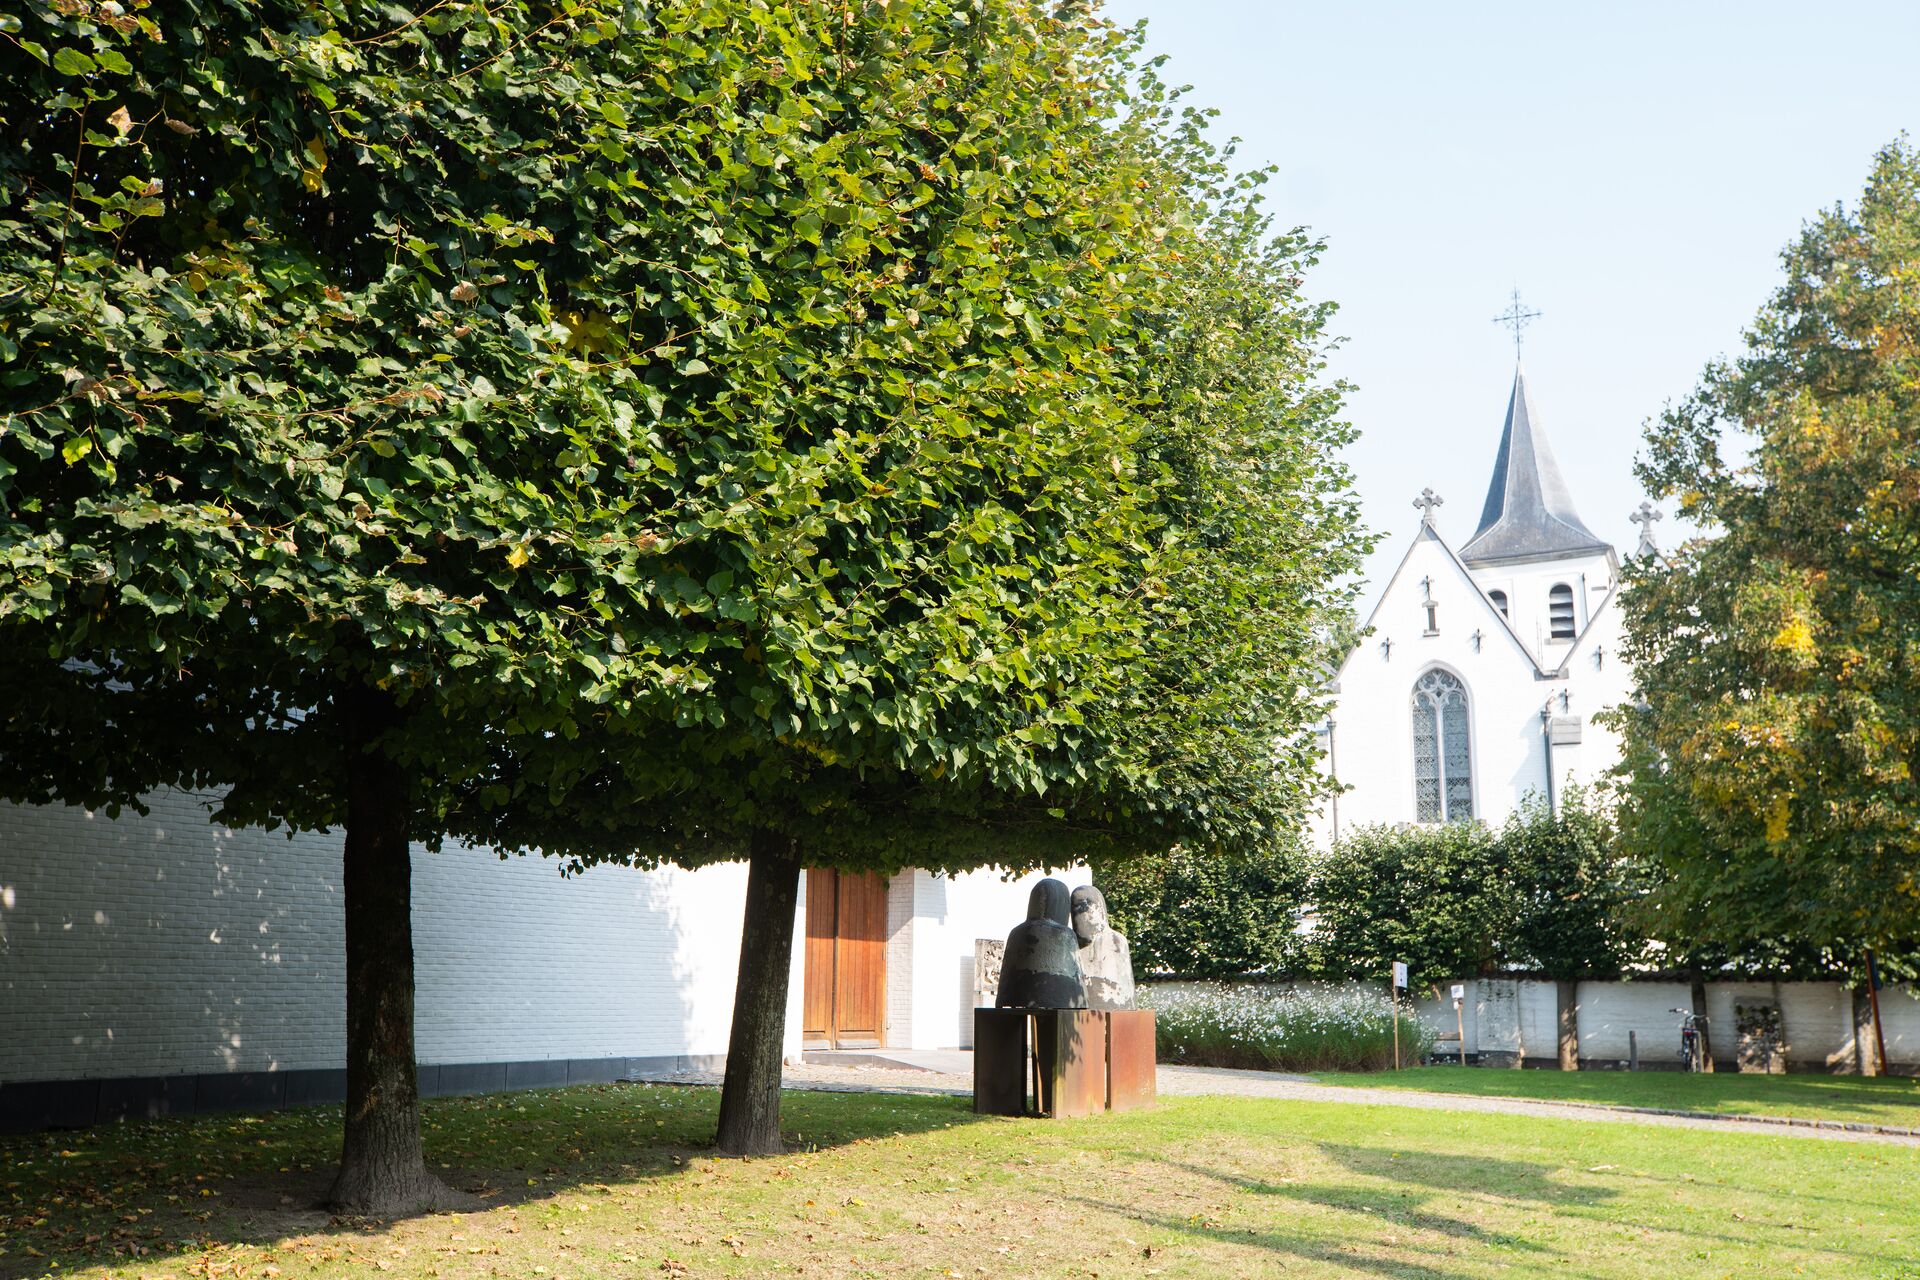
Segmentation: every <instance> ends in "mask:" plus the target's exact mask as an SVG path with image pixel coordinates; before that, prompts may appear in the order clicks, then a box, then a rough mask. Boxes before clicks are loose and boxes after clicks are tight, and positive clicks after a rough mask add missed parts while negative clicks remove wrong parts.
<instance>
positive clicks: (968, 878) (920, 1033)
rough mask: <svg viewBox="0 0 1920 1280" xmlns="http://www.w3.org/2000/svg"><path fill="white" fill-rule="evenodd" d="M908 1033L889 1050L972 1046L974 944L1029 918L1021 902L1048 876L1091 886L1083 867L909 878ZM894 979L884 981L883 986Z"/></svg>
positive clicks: (917, 874)
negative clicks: (1010, 874) (1012, 874)
mask: <svg viewBox="0 0 1920 1280" xmlns="http://www.w3.org/2000/svg"><path fill="white" fill-rule="evenodd" d="M911 874H912V876H913V888H914V905H913V911H914V916H913V970H912V988H913V997H912V998H913V1026H912V1034H911V1039H910V1040H906V1039H898V1040H894V1041H893V1042H892V1044H893V1047H895V1048H911V1049H951V1048H954V1047H956V1046H959V1047H967V1046H971V1045H972V1044H973V944H974V941H975V939H978V938H1004V937H1006V936H1007V934H1008V933H1009V932H1011V931H1012V929H1013V927H1014V926H1015V925H1017V924H1019V923H1020V922H1021V921H1022V920H1024V919H1026V918H1027V898H1028V897H1029V896H1030V895H1031V893H1032V890H1033V886H1034V885H1035V884H1037V883H1038V882H1039V881H1040V880H1042V879H1044V878H1045V877H1046V876H1048V875H1052V876H1054V877H1056V878H1057V879H1060V880H1064V881H1065V882H1066V883H1067V885H1068V886H1069V887H1072V886H1075V885H1082V884H1086V883H1088V881H1090V880H1091V879H1092V876H1091V874H1090V873H1089V872H1088V871H1087V869H1086V868H1085V867H1068V868H1066V869H1065V870H1061V871H1051V872H1045V871H1042V872H1035V873H1033V874H1032V875H1026V876H1020V877H1018V878H1016V879H1013V880H1006V879H1003V878H1002V875H1001V873H1000V872H999V871H998V870H995V869H988V870H984V871H968V872H964V873H962V874H960V875H956V876H949V875H941V874H936V873H933V872H928V871H914V872H912V873H911ZM893 981H894V976H893V974H892V973H891V972H889V974H888V982H889V983H892V982H893Z"/></svg>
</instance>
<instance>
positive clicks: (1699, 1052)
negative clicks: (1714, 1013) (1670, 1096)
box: [1667, 1009, 1707, 1071]
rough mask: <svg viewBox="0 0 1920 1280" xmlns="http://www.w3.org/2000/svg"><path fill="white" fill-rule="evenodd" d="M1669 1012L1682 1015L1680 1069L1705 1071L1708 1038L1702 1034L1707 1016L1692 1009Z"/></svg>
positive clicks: (1670, 1010)
mask: <svg viewBox="0 0 1920 1280" xmlns="http://www.w3.org/2000/svg"><path fill="white" fill-rule="evenodd" d="M1667 1012H1668V1013H1677V1014H1679V1015H1680V1069H1681V1070H1682V1071H1705V1070H1706V1069H1707V1058H1706V1036H1704V1035H1702V1034H1701V1033H1702V1032H1703V1031H1705V1030H1706V1026H1707V1017H1706V1015H1705V1014H1701V1013H1695V1012H1694V1011H1693V1010H1691V1009H1669V1010H1667Z"/></svg>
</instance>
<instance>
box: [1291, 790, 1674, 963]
mask: <svg viewBox="0 0 1920 1280" xmlns="http://www.w3.org/2000/svg"><path fill="white" fill-rule="evenodd" d="M1633 894H1634V883H1633V878H1632V874H1631V869H1630V868H1628V867H1626V866H1624V865H1623V864H1622V863H1621V861H1620V859H1619V858H1618V855H1617V854H1616V852H1615V848H1614V840H1613V833H1612V830H1611V824H1610V822H1609V820H1608V813H1607V809H1606V807H1605V805H1604V803H1603V802H1602V801H1601V800H1600V799H1599V798H1597V797H1595V796H1593V795H1591V794H1590V793H1587V792H1585V791H1583V790H1581V789H1578V788H1569V789H1568V791H1567V793H1566V794H1565V795H1564V796H1563V797H1562V798H1561V807H1560V811H1559V812H1558V813H1555V812H1554V811H1553V810H1552V809H1551V808H1549V806H1548V805H1547V804H1546V802H1545V801H1544V800H1542V799H1540V798H1538V797H1533V798H1530V799H1529V800H1527V801H1526V802H1525V803H1523V804H1522V805H1521V807H1520V808H1519V809H1517V810H1516V811H1515V812H1514V813H1513V814H1512V815H1510V816H1509V817H1508V819H1507V820H1506V821H1505V822H1504V823H1503V824H1501V825H1500V826H1499V827H1489V826H1487V825H1486V824H1484V823H1480V822H1455V823H1447V824H1444V825H1440V826H1411V827H1363V828H1360V829H1359V830H1356V831H1355V832H1353V833H1352V834H1351V835H1349V836H1346V837H1345V838H1343V839H1342V840H1340V841H1339V842H1338V843H1337V844H1335V845H1334V846H1333V848H1332V849H1331V850H1329V851H1328V852H1327V853H1325V854H1324V855H1322V856H1321V857H1320V858H1319V859H1318V860H1317V861H1316V862H1315V865H1314V867H1313V872H1312V877H1311V880H1310V881H1309V886H1308V896H1309V901H1310V902H1311V904H1312V908H1313V912H1314V926H1313V932H1312V935H1311V937H1310V939H1309V942H1308V949H1309V956H1310V961H1309V963H1310V965H1311V967H1312V969H1313V971H1315V972H1317V973H1320V974H1323V975H1326V976H1329V977H1352V978H1364V979H1374V980H1378V979H1381V978H1384V977H1385V976H1386V974H1387V973H1388V972H1389V970H1390V968H1391V965H1392V963H1393V962H1394V961H1396V960H1404V961H1406V962H1407V965H1408V969H1409V973H1410V977H1411V979H1412V981H1413V982H1414V983H1415V984H1421V983H1427V984H1432V983H1439V982H1442V981H1444V980H1446V979H1448V978H1461V977H1469V976H1473V975H1477V974H1488V973H1502V972H1526V973H1538V974H1541V975H1543V976H1546V977H1551V978H1555V979H1560V980H1572V979H1578V978H1592V977H1615V976H1618V975H1619V974H1620V973H1621V971H1622V970H1623V969H1624V968H1626V967H1627V966H1628V965H1629V964H1631V963H1634V962H1636V961H1639V960H1641V959H1642V958H1643V956H1644V954H1645V951H1646V939H1645V937H1644V935H1641V934H1639V933H1637V932H1635V931H1634V929H1633V927H1632V921H1631V917H1630V916H1629V915H1628V914H1627V912H1626V908H1627V906H1628V905H1629V904H1630V903H1631V902H1632V900H1633Z"/></svg>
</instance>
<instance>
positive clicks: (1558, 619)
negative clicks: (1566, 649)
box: [1547, 582, 1575, 640]
mask: <svg viewBox="0 0 1920 1280" xmlns="http://www.w3.org/2000/svg"><path fill="white" fill-rule="evenodd" d="M1547 627H1548V634H1549V635H1551V636H1552V637H1553V638H1554V639H1555V640H1571V639H1573V637H1574V634H1575V629H1574V625H1573V588H1572V587H1570V586H1568V585H1567V584H1566V583H1564V582H1556V583H1554V584H1553V590H1551V591H1549V592H1547Z"/></svg>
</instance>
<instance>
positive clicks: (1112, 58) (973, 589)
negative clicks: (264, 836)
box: [0, 0, 1358, 1209]
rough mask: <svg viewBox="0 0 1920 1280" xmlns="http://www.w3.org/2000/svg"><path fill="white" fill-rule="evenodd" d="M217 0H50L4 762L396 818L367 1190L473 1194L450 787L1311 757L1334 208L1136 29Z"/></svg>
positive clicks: (5, 462)
mask: <svg viewBox="0 0 1920 1280" xmlns="http://www.w3.org/2000/svg"><path fill="white" fill-rule="evenodd" d="M166 18H167V20H166V22H165V23H164V24H163V23H162V22H160V21H158V20H157V18H156V16H155V15H154V14H152V13H151V12H150V11H149V10H147V9H145V8H142V7H140V6H137V5H128V6H121V5H105V4H92V3H78V4H59V5H51V4H40V3H35V4H33V5H31V6H29V7H28V9H27V10H26V11H25V12H24V13H23V14H21V15H17V16H16V15H8V16H7V17H6V18H4V19H0V113H4V115H3V116H0V128H3V131H4V136H5V142H4V144H0V192H3V193H4V200H0V208H3V209H4V214H3V215H0V243H4V245H5V247H6V249H7V252H6V254H5V255H4V258H0V386H4V388H5V400H4V412H5V420H4V426H5V430H4V435H0V574H4V586H5V592H4V596H0V635H4V638H5V641H6V643H5V644H4V645H0V671H4V674H5V676H6V678H7V682H8V684H9V687H10V688H12V689H17V690H20V691H21V692H20V696H18V697H16V698H12V699H10V701H9V703H8V705H7V707H6V709H5V712H4V717H5V718H4V721H0V734H4V737H0V791H4V793H5V794H6V795H8V796H10V797H13V798H16V799H23V800H33V801H47V800H67V801H75V802H84V803H90V804H107V805H118V804H135V805H137V804H138V803H139V800H140V797H141V796H142V795H143V794H145V793H146V792H148V791H150V790H151V789H152V788H154V787H156V786H160V785H167V784H174V785H193V786H200V787H213V788H220V789H221V790H220V795H221V799H220V800H219V802H218V804H217V806H216V815H217V816H218V817H219V818H221V819H223V820H225V821H229V822H259V823H266V824H269V825H273V824H286V825H289V826H291V827H295V828H315V827H328V826H344V827H345V829H346V831H347V855H346V888H347V892H346V895H345V896H346V902H347V915H348V939H349V941H348V950H349V961H348V969H349V1015H348V1027H349V1046H348V1050H349V1051H348V1059H349V1094H350V1097H349V1108H348V1114H349V1122H348V1128H347V1144H346V1158H345V1160H344V1161H343V1170H342V1181H341V1183H340V1185H339V1186H337V1187H336V1199H337V1200H338V1201H339V1202H340V1203H342V1204H344V1205H347V1206H350V1207H359V1208H384V1209H394V1208H400V1207H405V1206H406V1205H408V1204H412V1203H420V1202H425V1201H427V1200H430V1199H431V1198H432V1196H433V1194H434V1189H433V1187H432V1184H431V1180H430V1179H428V1178H427V1177H426V1175H425V1172H424V1168H423V1167H422V1166H421V1164H420V1161H419V1155H418V1133H417V1119H416V1118H415V1116H414V1113H413V1111H412V1110H411V1108H412V1107H413V1105H414V1104H413V1099H414V1092H415V1091H414V1087H413V1082H412V1065H411V1043H412V1042H411V952H410V944H409V943H408V939H407V912H406V908H405V904H406V899H407V893H408V882H407V865H408V855H407V842H408V839H409V837H412V836H418V837H421V838H425V839H429V840H433V839H437V838H439V837H440V836H443V835H448V836H456V837H460V838H464V839H468V840H472V841H475V842H479V843H486V844H492V845H495V846H497V847H500V848H502V849H531V848H535V847H537V848H539V849H541V850H542V851H545V852H548V853H553V854H558V855H560V856H563V857H566V858H568V859H571V860H573V861H575V862H584V861H592V860H602V859H617V860H623V861H638V862H647V861H654V860H662V859H671V860H673V861H677V862H683V863H688V864H693V863H698V862H703V861H710V860H714V859H718V858H725V857H737V856H740V855H741V854H742V853H745V852H748V851H749V850H756V849H757V850H759V851H762V852H766V853H768V856H770V857H771V856H774V855H775V854H777V855H778V857H779V859H780V860H782V861H783V865H785V864H790V863H795V862H797V860H798V859H799V858H800V856H801V853H800V851H801V850H805V856H806V857H808V858H811V859H815V860H835V861H853V862H858V863H861V864H862V865H872V866H883V867H890V866H899V865H904V864H905V863H906V862H908V861H914V862H917V863H919V864H921V865H928V866H934V867H954V866H972V865H979V864H981V863H985V862H999V863H1003V864H1007V865H1022V864H1026V863H1031V862H1035V861H1040V860H1046V859H1058V858H1059V857H1061V856H1062V855H1063V854H1064V853H1069V852H1072V851H1076V850H1079V849H1081V848H1083V847H1085V845H1086V842H1087V841H1089V840H1100V841H1106V842H1109V843H1111V842H1113V841H1116V840H1121V841H1131V842H1133V843H1134V844H1136V845H1142V846H1144V845H1148V844H1153V843H1156V842H1157V843H1161V844H1164V843H1167V842H1170V841H1172V840H1174V839H1178V838H1183V837H1184V838H1189V839H1192V840H1195V841H1197V842H1200V843H1202V844H1213V843H1221V842H1224V841H1225V840H1226V839H1227V838H1228V837H1229V836H1235V835H1241V834H1246V833H1254V834H1255V835H1258V834H1259V833H1262V832H1270V831H1272V830H1273V829H1275V824H1276V820H1277V818H1278V817H1280V816H1281V815H1284V814H1286V813H1287V812H1289V811H1291V809H1293V808H1296V807H1297V804H1298V796H1299V791H1300V789H1299V786H1298V784H1297V782H1296V781H1295V775H1294V774H1293V773H1291V772H1289V771H1287V770H1285V769H1282V770H1281V771H1279V772H1278V773H1277V774H1276V773H1274V771H1272V770H1270V769H1268V768H1267V765H1268V764H1269V763H1271V762H1273V760H1274V756H1273V752H1274V751H1275V750H1276V746H1275V744H1279V746H1278V750H1279V751H1280V752H1281V756H1280V757H1279V759H1280V761H1281V762H1282V763H1284V762H1285V761H1286V760H1289V759H1292V758H1293V757H1295V756H1298V749H1297V748H1296V747H1294V746H1293V745H1291V739H1290V737H1289V733H1290V732H1291V731H1292V730H1293V729H1295V728H1297V727H1298V724H1299V723H1300V718H1301V716H1302V715H1303V714H1305V713H1304V712H1303V711H1302V707H1303V706H1304V703H1303V702H1302V700H1301V698H1300V696H1299V694H1298V692H1297V685H1298V682H1296V681H1294V680H1293V679H1292V677H1291V675H1290V674H1289V672H1288V668H1287V663H1288V661H1289V660H1290V657H1289V656H1290V655H1291V654H1293V653H1294V652H1296V651H1297V650H1298V649H1299V648H1300V647H1301V645H1303V644H1304V643H1305V642H1304V641H1303V640H1301V639H1300V638H1299V637H1298V636H1297V635H1296V631H1297V629H1298V628H1300V627H1301V626H1303V625H1305V624H1307V623H1308V622H1310V621H1311V619H1312V618H1313V617H1314V616H1315V615H1316V611H1317V609H1318V607H1319V604H1320V598H1321V595H1322V593H1325V592H1327V591H1329V590H1330V588H1328V586H1327V584H1328V583H1329V582H1331V581H1333V580H1334V579H1336V578H1337V577H1338V575H1339V574H1340V573H1341V572H1343V571H1344V569H1345V568H1346V567H1350V565H1351V562H1352V558H1353V556H1354V554H1355V553H1356V548H1357V546H1358V543H1357V541H1356V538H1355V535H1354V532H1353V524H1352V519H1353V516H1352V507H1351V503H1350V502H1349V501H1348V500H1347V499H1346V498H1345V497H1344V496H1343V494H1344V489H1345V478H1344V473H1342V472H1341V471H1339V469H1338V468H1337V466H1336V465H1335V464H1333V463H1332V461H1331V459H1330V456H1329V452H1328V451H1329V450H1330V448H1331V447H1332V446H1333V445H1334V444H1337V443H1338V442H1339V440H1340V439H1342V438H1343V432H1344V428H1343V427H1341V426H1340V425H1339V423H1338V421H1337V417H1336V416H1335V410H1336V408H1337V394H1334V393H1331V392H1328V391H1326V390H1324V389H1323V390H1310V389H1309V388H1310V384H1311V381H1312V378H1313V375H1314V374H1315V372H1316V371H1317V358H1318V357H1317V348H1318V346H1319V343H1320V324H1321V322H1322V316H1323V314H1324V313H1323V312H1322V311H1321V310H1320V309H1318V308H1314V307H1311V306H1308V305H1307V304H1304V303H1302V302H1300V301H1299V300H1298V299H1297V296H1296V294H1295V288H1296V286H1297V284H1298V279H1297V272H1298V270H1299V268H1300V267H1302V266H1304V265H1305V263H1306V262H1308V261H1310V259H1311V256H1312V250H1311V246H1310V245H1308V244H1307V243H1306V242H1305V241H1304V240H1303V239H1302V238H1301V237H1299V236H1297V235H1296V236H1290V237H1279V238H1277V239H1274V240H1273V241H1272V242H1271V244H1266V245H1265V247H1262V244H1264V241H1262V243H1261V244H1257V243H1256V240H1261V238H1262V237H1264V236H1265V234H1266V232H1265V225H1264V223H1263V222H1261V221H1260V219H1259V216H1258V214H1257V212H1256V211H1255V210H1254V206H1253V204H1252V202H1251V201H1250V199H1249V198H1248V190H1247V188H1245V187H1242V186H1238V185H1236V183H1235V181H1234V180H1233V179H1232V177H1231V175H1230V173H1229V172H1228V170H1227V169H1226V167H1225V166H1224V164H1223V162H1222V161H1221V160H1220V158H1219V157H1218V156H1217V155H1216V154H1215V153H1214V152H1213V151H1212V150H1211V148H1210V147H1208V146H1207V144H1206V143H1205V142H1204V139H1203V138H1202V137H1201V135H1200V132H1199V126H1200V121H1199V119H1198V117H1197V116H1195V115H1193V114H1192V113H1180V112H1178V111H1176V110H1175V109H1174V108H1173V106H1172V104H1171V99H1170V98H1169V97H1168V95H1167V94H1166V93H1165V91H1164V90H1163V89H1160V88H1159V87H1158V86H1157V85H1153V84H1152V82H1151V80H1150V79H1149V80H1148V81H1146V82H1144V83H1145V84H1146V85H1147V86H1148V87H1146V88H1145V89H1143V88H1142V87H1141V86H1142V84H1143V82H1142V81H1140V80H1139V79H1137V77H1136V71H1137V68H1136V67H1135V66H1134V62H1133V55H1134V50H1135V49H1136V48H1137V40H1136V39H1134V38H1132V37H1129V36H1127V35H1126V34H1125V33H1121V32H1118V31H1116V30H1114V29H1113V28H1112V27H1111V26H1109V25H1107V24H1105V23H1103V22H1101V21H1099V20H1097V19H1095V18H1092V17H1089V16H1086V15H1085V14H1083V13H1081V12H1079V11H1078V10H1074V9H1062V10H1058V11H1056V10H1054V9H1053V8H1052V7H1050V6H1046V5H1041V4H1037V3H1028V2H1026V0H994V2H993V3H986V4H977V3H976V4H966V5H962V4H955V3H950V2H948V0H916V2H908V3H894V4H879V3H870V4H857V5H853V6H848V5H844V4H828V3H825V2H824V0H822V2H820V3H811V2H808V3H799V4H774V3H770V2H769V0H739V2H738V3H724V4H723V3H705V4H698V5H687V6H675V7H673V8H671V9H668V10H665V11H643V12H636V11H633V10H630V9H625V8H621V7H618V6H606V5H595V4H569V5H566V6H563V7H561V8H559V9H550V8H546V7H541V6H533V5H525V4H518V3H512V2H509V3H507V4H505V5H501V6H495V7H493V8H491V9H487V10H480V9H473V8H459V7H432V8H428V9H423V10H421V11H420V12H418V13H409V12H406V11H403V10H399V9H397V8H395V7H393V6H389V5H376V4H370V3H358V2H355V0H333V2H332V3H327V4H322V5H318V6H312V5H293V4H267V5H259V6H250V7H245V8H238V7H234V6H222V5H215V4H211V3H203V2H195V0H187V2H186V3H183V4H181V5H179V6H176V7H174V8H173V9H171V10H170V11H169V12H168V14H167V15H166ZM1223 211H1224V212H1223ZM1223 219H1224V220H1223ZM1236 255H1245V258H1246V260H1245V261H1244V262H1240V261H1236ZM1209 272H1211V273H1212V275H1211V278H1209V276H1208V275H1207V273H1209ZM1209 299H1213V300H1217V305H1196V304H1199V303H1205V302H1207V301H1208V300H1209ZM1243 418H1244V419H1246V420H1247V425H1246V426H1244V427H1241V426H1239V425H1237V424H1239V423H1240V422H1241V421H1242V419H1243ZM1236 568H1238V569H1241V570H1244V571H1245V572H1246V574H1247V577H1246V578H1245V580H1244V581H1240V580H1236V579H1235V577H1234V573H1233V571H1234V570H1235V569H1236ZM1335 594H1337V593H1335ZM756 842H757V843H756ZM750 932H751V930H750ZM787 941H788V943H790V936H789V937H788V939H787ZM746 970H747V966H743V975H744V974H745V973H746ZM781 972H782V973H784V967H782V969H781ZM743 981H744V978H743ZM369 1144H370V1145H369ZM386 1168H401V1169H404V1170H406V1171H408V1172H407V1174H406V1177H405V1178H404V1179H402V1182H403V1183H404V1185H396V1184H394V1183H393V1182H391V1181H385V1182H383V1181H382V1179H381V1176H380V1175H379V1174H378V1173H377V1172H375V1171H376V1170H379V1169H386Z"/></svg>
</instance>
